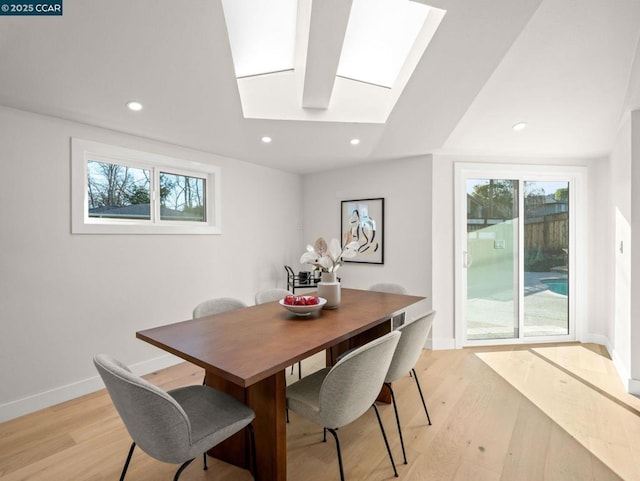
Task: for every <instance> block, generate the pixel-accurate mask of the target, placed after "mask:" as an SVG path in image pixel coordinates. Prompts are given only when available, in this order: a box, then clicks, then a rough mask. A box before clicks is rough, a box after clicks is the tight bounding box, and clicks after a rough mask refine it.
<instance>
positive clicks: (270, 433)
mask: <svg viewBox="0 0 640 481" xmlns="http://www.w3.org/2000/svg"><path fill="white" fill-rule="evenodd" d="M207 385H209V386H212V387H215V388H216V389H220V390H221V391H224V392H226V393H228V394H230V395H232V396H233V397H235V398H236V399H239V400H241V401H242V402H244V403H245V404H246V405H247V406H249V407H250V408H251V409H253V410H254V412H255V413H256V418H255V419H254V421H253V425H254V429H255V437H256V457H257V463H258V471H259V473H260V479H261V481H286V479H287V425H286V419H285V403H286V382H285V373H284V371H279V372H277V373H276V374H274V375H272V376H270V377H268V378H266V379H263V380H262V381H260V382H257V383H255V384H252V385H251V386H249V387H247V388H244V389H243V388H241V387H240V386H238V385H236V384H233V383H230V382H229V381H226V380H224V379H221V378H219V377H217V376H216V375H215V374H213V373H210V372H208V373H207ZM245 441H246V439H245V436H244V435H243V433H238V434H236V435H234V436H232V437H231V438H229V439H227V440H226V441H224V442H223V443H220V444H219V445H218V446H216V447H215V448H213V449H212V450H211V451H210V452H209V454H210V455H212V456H215V457H216V458H218V459H221V460H223V461H226V462H229V463H231V464H234V465H236V466H241V467H245V452H246V444H245Z"/></svg>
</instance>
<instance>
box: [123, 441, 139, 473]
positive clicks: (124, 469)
mask: <svg viewBox="0 0 640 481" xmlns="http://www.w3.org/2000/svg"><path fill="white" fill-rule="evenodd" d="M135 448H136V443H135V441H134V442H133V443H131V447H130V448H129V454H128V455H127V460H126V461H125V462H124V467H123V468H122V474H121V475H120V481H124V477H125V476H126V474H127V469H129V462H130V461H131V456H133V450H134V449H135Z"/></svg>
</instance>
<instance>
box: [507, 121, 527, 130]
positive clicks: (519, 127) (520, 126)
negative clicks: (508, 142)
mask: <svg viewBox="0 0 640 481" xmlns="http://www.w3.org/2000/svg"><path fill="white" fill-rule="evenodd" d="M526 127H527V123H526V122H518V123H517V124H513V127H511V128H512V129H513V130H515V131H516V132H518V131H520V130H524V129H525V128H526Z"/></svg>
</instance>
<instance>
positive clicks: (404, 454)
mask: <svg viewBox="0 0 640 481" xmlns="http://www.w3.org/2000/svg"><path fill="white" fill-rule="evenodd" d="M384 385H385V386H387V389H389V392H390V393H391V404H393V411H394V412H395V413H396V424H397V425H398V435H399V436H400V446H402V457H403V459H404V464H407V453H406V452H405V450H404V439H403V437H402V427H400V416H399V415H398V405H397V404H396V396H395V394H394V392H393V387H391V383H390V382H386V383H384Z"/></svg>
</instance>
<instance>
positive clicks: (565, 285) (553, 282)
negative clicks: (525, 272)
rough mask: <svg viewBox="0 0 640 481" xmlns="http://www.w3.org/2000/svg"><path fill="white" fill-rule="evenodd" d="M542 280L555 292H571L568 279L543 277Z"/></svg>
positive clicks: (564, 294)
mask: <svg viewBox="0 0 640 481" xmlns="http://www.w3.org/2000/svg"><path fill="white" fill-rule="evenodd" d="M542 282H543V283H544V284H546V285H547V287H549V290H550V291H551V292H555V293H556V294H562V295H563V296H566V295H567V293H568V292H569V280H568V279H542Z"/></svg>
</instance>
